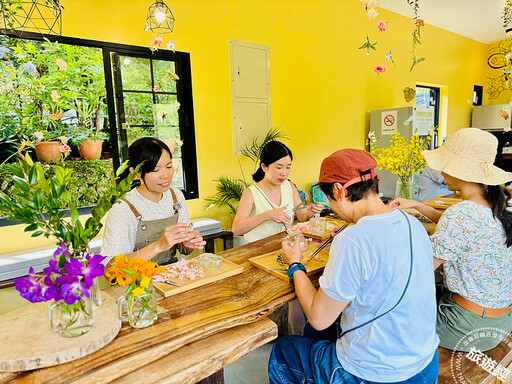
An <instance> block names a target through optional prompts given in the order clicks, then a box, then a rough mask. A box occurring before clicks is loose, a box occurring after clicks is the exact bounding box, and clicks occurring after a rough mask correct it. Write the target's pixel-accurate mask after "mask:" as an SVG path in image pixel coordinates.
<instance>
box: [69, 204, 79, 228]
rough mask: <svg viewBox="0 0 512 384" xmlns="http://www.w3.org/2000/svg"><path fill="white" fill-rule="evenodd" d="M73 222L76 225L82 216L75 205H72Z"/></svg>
mask: <svg viewBox="0 0 512 384" xmlns="http://www.w3.org/2000/svg"><path fill="white" fill-rule="evenodd" d="M70 211H71V224H73V225H76V222H77V221H78V220H79V218H80V214H79V213H78V210H77V209H76V208H75V206H74V205H71V209H70Z"/></svg>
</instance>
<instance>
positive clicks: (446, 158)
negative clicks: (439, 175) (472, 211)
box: [422, 128, 512, 185]
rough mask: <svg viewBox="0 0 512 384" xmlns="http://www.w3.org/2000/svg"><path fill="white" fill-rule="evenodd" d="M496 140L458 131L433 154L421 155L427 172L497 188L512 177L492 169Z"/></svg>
mask: <svg viewBox="0 0 512 384" xmlns="http://www.w3.org/2000/svg"><path fill="white" fill-rule="evenodd" d="M497 149H498V139H496V137H494V135H492V134H491V133H489V132H486V131H482V130H481V129H478V128H463V129H459V130H458V131H457V132H455V133H454V134H453V135H451V136H450V137H448V139H447V140H446V142H445V143H444V144H443V145H441V146H440V147H439V148H437V149H434V150H428V151H423V152H422V154H423V156H425V159H426V160H427V163H428V165H429V167H430V168H432V169H435V170H436V171H442V172H444V173H447V174H448V175H450V176H453V177H455V178H457V179H460V180H464V181H470V182H473V183H481V184H485V185H499V184H503V183H506V182H508V181H511V180H512V173H509V172H505V171H504V170H502V169H500V168H498V167H496V166H494V165H493V163H494V159H495V158H496V152H497Z"/></svg>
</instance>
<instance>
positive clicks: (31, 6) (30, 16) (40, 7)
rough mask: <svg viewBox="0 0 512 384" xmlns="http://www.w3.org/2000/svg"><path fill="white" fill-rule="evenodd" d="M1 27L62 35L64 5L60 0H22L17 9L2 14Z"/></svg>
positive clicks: (21, 31)
mask: <svg viewBox="0 0 512 384" xmlns="http://www.w3.org/2000/svg"><path fill="white" fill-rule="evenodd" d="M13 11H14V12H13ZM0 27H2V28H3V29H5V30H9V29H10V30H14V31H18V32H20V33H21V34H23V32H35V33H41V34H46V35H61V34H62V7H61V6H60V4H59V0H30V1H28V0H21V1H20V2H19V5H17V6H16V9H12V10H11V11H10V12H7V14H5V13H4V14H2V23H1V24H0Z"/></svg>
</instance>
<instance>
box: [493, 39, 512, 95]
mask: <svg viewBox="0 0 512 384" xmlns="http://www.w3.org/2000/svg"><path fill="white" fill-rule="evenodd" d="M487 64H488V65H489V70H488V75H487V93H488V95H489V99H495V98H496V97H498V96H499V94H500V93H501V92H503V91H505V90H509V89H512V82H511V81H510V80H511V79H512V76H511V74H512V38H509V39H505V40H502V41H500V42H499V43H498V46H497V47H494V48H491V49H490V50H489V57H488V58H487Z"/></svg>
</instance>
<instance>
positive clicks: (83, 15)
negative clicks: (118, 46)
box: [0, 0, 488, 253]
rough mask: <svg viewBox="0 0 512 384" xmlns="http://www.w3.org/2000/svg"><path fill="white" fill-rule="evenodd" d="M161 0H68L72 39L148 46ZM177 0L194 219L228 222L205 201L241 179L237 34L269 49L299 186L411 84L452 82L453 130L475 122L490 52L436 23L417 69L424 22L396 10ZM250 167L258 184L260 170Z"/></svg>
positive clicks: (360, 144) (298, 1)
mask: <svg viewBox="0 0 512 384" xmlns="http://www.w3.org/2000/svg"><path fill="white" fill-rule="evenodd" d="M151 3H152V1H149V0H148V1H140V0H108V1H105V0H81V1H72V0H62V5H63V6H64V8H65V11H64V16H63V34H64V35H66V36H74V37H79V38H85V39H92V40H103V41H112V42H119V43H124V44H133V45H142V46H145V45H146V44H147V41H148V40H149V39H150V38H151V36H152V34H151V33H150V32H144V31H143V28H144V24H145V17H146V11H147V7H148V6H149V5H150V4H151ZM167 3H168V4H169V5H170V6H171V8H172V11H173V13H174V15H175V17H176V23H175V28H174V32H173V33H172V34H170V35H165V36H164V37H165V39H166V41H167V40H168V39H169V38H171V39H172V40H174V41H175V42H176V49H177V50H180V51H185V52H190V57H191V66H192V85H193V100H194V114H195V122H196V143H197V160H198V168H199V193H200V197H201V198H200V199H198V200H195V201H189V202H188V206H189V210H190V213H191V216H192V217H200V216H214V217H216V218H218V219H222V217H221V216H222V212H218V211H214V210H212V211H208V212H204V210H203V201H202V198H204V197H206V196H208V195H211V194H213V193H214V192H215V183H214V182H213V181H212V180H213V179H215V178H216V177H218V176H219V175H220V174H226V175H230V176H234V177H241V173H240V168H239V165H238V161H237V159H236V158H235V157H234V156H233V155H232V149H231V148H232V138H231V101H230V79H229V47H228V40H229V39H237V40H243V41H249V42H254V43H260V44H266V45H269V46H270V49H271V77H272V84H271V89H272V125H278V126H281V127H282V129H283V130H286V131H288V132H289V133H290V136H291V140H290V141H289V142H288V144H289V146H290V147H291V149H292V151H293V153H294V157H295V160H294V165H293V167H292V173H291V176H290V177H291V179H292V180H293V181H294V182H295V183H296V184H297V185H298V186H299V188H304V186H305V185H306V183H308V182H311V181H312V180H314V179H316V178H317V174H318V168H319V164H320V162H321V160H322V159H323V158H324V157H325V156H327V155H329V154H330V153H332V152H333V151H335V150H337V149H340V148H343V147H356V148H365V137H366V132H367V130H368V124H369V119H368V116H369V114H368V111H370V110H372V109H382V108H392V107H401V106H406V105H411V104H412V103H409V104H407V103H406V102H405V101H404V99H403V92H402V90H403V88H404V87H405V86H407V85H409V84H410V85H412V86H414V84H416V82H420V83H430V84H438V85H442V86H446V87H447V91H448V93H447V94H448V96H449V97H448V99H449V104H448V107H447V131H448V134H450V133H452V132H453V131H455V130H457V129H459V128H462V127H467V126H469V123H470V110H471V100H472V93H473V85H474V84H480V85H482V84H484V82H485V76H486V73H485V60H486V53H487V49H488V46H487V45H486V44H482V43H478V42H475V41H473V40H470V39H467V38H464V37H462V36H460V35H457V34H454V33H450V32H447V31H444V30H441V29H439V28H436V27H432V26H428V25H427V26H425V27H424V28H423V29H422V45H421V46H419V47H418V57H421V56H425V57H426V61H425V62H423V63H421V64H419V65H418V66H417V67H416V68H415V69H414V71H413V72H412V73H411V74H410V73H409V71H408V69H409V66H410V54H409V51H410V44H411V32H412V29H413V28H414V26H413V21H412V20H411V19H408V18H405V17H403V16H400V15H397V14H394V13H391V12H389V11H385V10H381V15H380V16H379V17H378V18H377V19H375V20H368V18H367V16H366V14H365V12H364V10H363V7H362V6H361V2H360V1H357V0H350V1H349V0H345V1H340V0H324V1H321V2H315V3H311V2H309V1H308V2H306V1H304V0H295V1H291V0H287V1H284V0H246V1H236V0H218V1H212V0H209V1H206V0H194V1H183V0H173V1H172V2H167ZM379 19H383V20H385V21H387V22H388V31H387V32H384V33H383V34H382V37H383V41H384V44H382V42H381V34H380V32H378V30H377V28H376V22H377V20H379ZM366 31H368V33H369V35H370V39H371V40H372V41H376V40H377V41H379V43H378V45H377V48H378V49H377V51H372V53H371V54H370V55H369V56H367V55H366V54H365V52H364V51H362V50H358V49H357V47H359V46H361V45H362V44H363V42H364V40H365V35H366ZM390 49H392V50H393V52H394V61H395V63H396V66H394V65H393V64H391V63H390V62H388V63H386V64H387V66H388V72H386V73H384V74H382V75H380V76H377V75H376V74H375V73H374V72H373V71H372V68H373V67H374V66H375V65H376V64H384V58H383V56H384V54H385V53H387V52H388V51H389V50H390ZM242 164H243V165H244V167H245V169H246V177H250V171H251V167H250V163H248V162H247V161H243V162H242ZM227 222H228V220H226V218H224V220H223V223H227ZM10 231H11V232H10V233H8V234H7V235H4V238H5V239H9V240H10V241H13V240H11V239H14V238H18V239H23V237H21V235H19V234H18V233H21V232H18V233H16V234H13V232H12V231H13V229H11V230H10ZM4 233H5V232H4ZM25 236H26V235H25ZM24 243H25V242H24V241H23V240H22V245H23V244H24ZM2 244H5V242H3V241H2ZM0 253H1V251H0Z"/></svg>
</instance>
